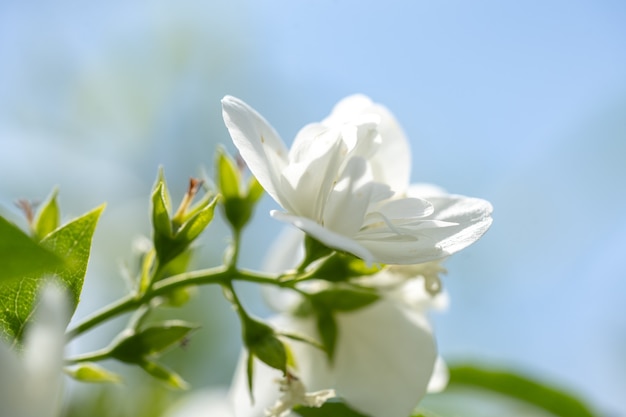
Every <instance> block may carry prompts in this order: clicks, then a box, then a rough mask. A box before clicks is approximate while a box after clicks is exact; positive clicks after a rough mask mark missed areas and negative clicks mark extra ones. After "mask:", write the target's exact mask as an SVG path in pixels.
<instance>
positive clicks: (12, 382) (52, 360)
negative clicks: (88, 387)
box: [0, 283, 69, 417]
mask: <svg viewBox="0 0 626 417" xmlns="http://www.w3.org/2000/svg"><path fill="white" fill-rule="evenodd" d="M34 315H35V316H34V320H33V322H32V323H31V324H30V326H29V327H28V328H27V329H26V335H25V340H24V351H23V352H22V354H21V355H20V354H19V353H18V352H15V351H13V350H12V349H10V348H9V347H8V346H6V345H5V344H3V343H1V342H0V369H2V372H0V404H1V406H2V415H6V416H11V417H54V416H57V415H59V414H60V411H61V409H60V407H61V404H60V399H61V398H60V394H61V382H62V375H61V370H62V366H63V350H64V347H65V336H64V333H65V327H66V326H67V322H68V318H69V306H68V300H67V296H66V294H65V293H64V292H63V290H62V289H60V288H59V287H57V286H56V285H54V284H51V283H46V284H45V285H44V286H43V288H42V290H41V291H40V295H39V303H38V305H37V308H36V310H35V313H34Z"/></svg>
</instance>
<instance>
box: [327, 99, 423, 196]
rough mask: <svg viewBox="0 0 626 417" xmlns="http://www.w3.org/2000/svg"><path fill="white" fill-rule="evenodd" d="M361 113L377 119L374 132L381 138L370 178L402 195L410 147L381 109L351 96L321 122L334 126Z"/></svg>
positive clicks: (384, 108)
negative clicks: (376, 126)
mask: <svg viewBox="0 0 626 417" xmlns="http://www.w3.org/2000/svg"><path fill="white" fill-rule="evenodd" d="M365 114H376V115H378V116H379V117H380V123H379V124H378V128H377V130H378V132H379V134H380V136H381V138H382V142H381V146H380V148H379V150H378V151H377V153H376V154H375V155H374V156H373V157H372V158H371V159H370V163H371V164H372V171H373V173H374V179H375V181H377V182H380V183H383V184H388V185H389V186H390V187H391V189H392V190H393V191H394V192H396V193H403V192H404V191H405V190H406V188H407V186H408V185H409V177H410V173H411V148H410V146H409V143H408V141H407V139H406V136H405V134H404V132H403V131H402V128H401V127H400V124H399V123H398V122H397V120H396V119H395V117H394V116H393V115H392V114H391V112H390V111H389V110H388V109H387V108H386V107H384V106H381V105H379V104H375V103H373V102H372V100H370V99H369V98H368V97H366V96H364V95H353V96H349V97H346V98H344V99H343V100H341V101H340V102H339V103H337V105H335V108H334V109H333V111H332V113H331V114H330V116H328V117H327V118H326V119H324V121H323V122H322V123H324V124H326V125H329V126H330V125H335V126H336V125H338V124H341V123H347V122H349V121H353V120H356V119H358V118H359V117H360V116H362V115H365Z"/></svg>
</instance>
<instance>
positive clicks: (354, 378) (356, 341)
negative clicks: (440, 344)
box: [231, 299, 437, 417]
mask: <svg viewBox="0 0 626 417" xmlns="http://www.w3.org/2000/svg"><path fill="white" fill-rule="evenodd" d="M336 320H337V328H338V335H337V342H336V347H335V355H334V361H333V364H332V365H331V364H329V363H328V359H327V357H326V354H325V353H323V352H321V351H320V350H319V349H317V348H315V347H312V346H311V345H308V344H305V343H301V342H290V348H291V351H292V352H293V356H294V358H295V360H296V365H297V372H298V376H299V378H300V379H301V380H302V381H303V383H304V384H305V385H306V387H307V388H308V389H311V390H313V391H318V390H325V389H329V388H334V389H335V390H336V393H337V396H339V397H341V398H342V399H343V400H344V401H345V402H346V403H347V404H348V405H349V406H350V407H352V408H353V409H355V410H357V411H359V412H361V413H363V414H365V415H368V416H374V417H379V416H385V417H407V416H409V415H410V414H411V412H412V411H413V409H414V408H415V407H416V406H417V404H418V403H419V401H420V400H421V398H422V397H423V396H424V394H425V393H426V391H427V389H428V386H429V381H430V380H431V376H432V375H433V369H434V366H435V361H436V358H437V353H436V348H435V342H434V339H433V337H432V333H431V331H430V328H429V326H428V323H426V321H425V320H424V317H423V316H422V315H421V314H417V313H412V312H410V311H409V310H407V309H403V308H402V307H400V306H398V305H397V304H396V303H394V302H393V301H391V300H389V299H384V300H382V301H379V302H376V303H374V304H373V305H370V306H368V307H366V308H363V309H360V310H356V311H353V312H349V313H338V314H336ZM271 322H272V325H273V326H274V327H275V328H277V329H278V330H282V331H288V332H291V333H297V334H302V335H306V336H309V337H313V338H317V337H318V335H317V327H316V323H315V320H314V319H313V318H312V317H309V318H298V317H295V316H291V315H289V314H281V315H278V316H276V317H274V318H273V319H272V320H271ZM278 376H280V371H277V370H275V369H272V368H269V367H267V366H266V365H264V364H263V363H261V362H260V361H258V360H257V361H255V363H254V379H253V394H254V399H255V402H254V403H251V401H250V397H249V395H248V385H247V377H246V367H245V359H243V358H242V360H241V361H240V364H239V367H238V369H237V371H236V373H235V379H234V381H233V386H232V388H231V393H232V394H231V395H232V398H233V407H234V410H235V416H236V417H258V416H260V415H261V414H260V413H262V412H263V410H265V409H267V408H268V407H270V406H271V405H272V404H275V403H276V401H277V400H278V391H277V390H276V387H275V386H273V385H272V384H271V383H270V382H271V381H272V380H274V379H275V378H276V377H278Z"/></svg>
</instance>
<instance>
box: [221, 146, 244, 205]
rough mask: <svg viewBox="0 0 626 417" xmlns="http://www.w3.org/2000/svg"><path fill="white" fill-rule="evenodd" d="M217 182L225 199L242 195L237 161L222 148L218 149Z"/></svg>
mask: <svg viewBox="0 0 626 417" xmlns="http://www.w3.org/2000/svg"><path fill="white" fill-rule="evenodd" d="M217 184H218V187H219V190H220V193H221V194H222V196H224V198H225V199H230V198H239V197H241V196H242V193H241V190H240V189H239V188H240V184H241V174H240V173H239V169H238V168H237V165H236V163H235V161H233V160H232V158H230V157H229V156H228V154H227V153H226V152H225V151H224V150H223V149H221V148H219V149H218V150H217Z"/></svg>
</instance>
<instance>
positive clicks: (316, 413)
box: [293, 402, 368, 417]
mask: <svg viewBox="0 0 626 417" xmlns="http://www.w3.org/2000/svg"><path fill="white" fill-rule="evenodd" d="M293 411H294V412H295V413H296V414H298V415H300V416H302V417H368V416H366V415H365V414H361V413H359V412H357V411H354V410H353V409H351V408H350V407H348V406H347V405H346V404H345V403H343V402H326V403H324V404H322V406H321V407H319V408H317V407H305V406H301V405H300V406H296V407H294V409H293Z"/></svg>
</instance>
